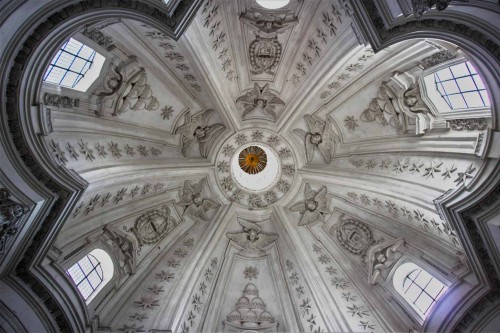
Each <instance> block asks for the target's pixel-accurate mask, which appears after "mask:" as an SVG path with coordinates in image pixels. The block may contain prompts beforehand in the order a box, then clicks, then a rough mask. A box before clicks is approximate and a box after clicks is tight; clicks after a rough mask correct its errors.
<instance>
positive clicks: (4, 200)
mask: <svg viewBox="0 0 500 333" xmlns="http://www.w3.org/2000/svg"><path fill="white" fill-rule="evenodd" d="M10 197H11V193H10V191H9V190H8V189H6V188H3V187H2V188H0V255H2V254H4V253H5V248H6V247H7V243H8V242H9V240H10V239H11V238H12V237H14V236H15V235H16V234H17V231H18V229H19V227H20V225H19V221H20V220H21V219H22V218H23V216H25V215H26V214H27V213H28V212H29V211H30V208H29V206H27V205H23V204H20V203H18V202H15V201H14V200H12V199H11V198H10Z"/></svg>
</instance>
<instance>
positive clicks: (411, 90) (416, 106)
mask: <svg viewBox="0 0 500 333" xmlns="http://www.w3.org/2000/svg"><path fill="white" fill-rule="evenodd" d="M403 98H404V99H403V104H404V105H405V106H406V107H407V108H408V109H410V111H412V112H424V113H427V112H430V110H429V108H428V107H427V105H426V104H425V103H424V101H423V100H422V97H420V88H419V87H418V84H412V85H411V86H410V87H408V89H406V91H405V92H404V94H403Z"/></svg>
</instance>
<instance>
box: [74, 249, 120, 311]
mask: <svg viewBox="0 0 500 333" xmlns="http://www.w3.org/2000/svg"><path fill="white" fill-rule="evenodd" d="M66 273H67V274H68V275H69V276H70V277H71V279H72V280H73V282H74V283H75V285H76V287H77V288H78V291H79V292H80V294H81V295H82V297H83V299H84V300H85V303H86V304H89V303H90V302H91V301H92V300H93V299H94V297H95V296H96V295H97V294H98V293H99V292H100V291H101V290H102V288H104V286H106V284H107V283H108V282H109V281H111V279H112V278H113V274H114V266H113V260H112V259H111V257H110V256H109V254H108V253H107V252H106V251H104V250H101V249H94V250H92V251H91V252H89V253H88V254H87V255H85V256H84V257H82V258H81V259H80V260H78V262H77V263H75V264H74V265H73V266H71V267H70V268H69V269H68V270H67V271H66Z"/></svg>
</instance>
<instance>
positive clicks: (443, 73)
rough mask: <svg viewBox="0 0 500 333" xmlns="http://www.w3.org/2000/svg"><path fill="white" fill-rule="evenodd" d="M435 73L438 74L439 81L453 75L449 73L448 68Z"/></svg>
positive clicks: (448, 78) (451, 77) (450, 77)
mask: <svg viewBox="0 0 500 333" xmlns="http://www.w3.org/2000/svg"><path fill="white" fill-rule="evenodd" d="M436 75H437V76H438V78H439V80H440V81H445V80H450V79H453V75H451V72H450V70H449V69H448V68H446V69H443V70H440V71H439V72H437V73H436Z"/></svg>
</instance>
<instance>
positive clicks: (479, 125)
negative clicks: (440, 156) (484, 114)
mask: <svg viewBox="0 0 500 333" xmlns="http://www.w3.org/2000/svg"><path fill="white" fill-rule="evenodd" d="M449 123H450V127H451V129H452V130H454V131H484V130H485V129H487V128H488V121H487V120H486V118H469V119H452V120H450V121H449Z"/></svg>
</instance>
